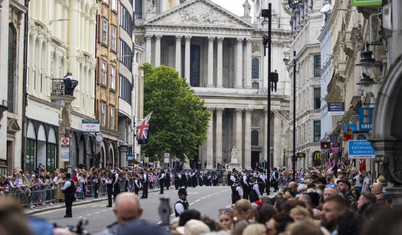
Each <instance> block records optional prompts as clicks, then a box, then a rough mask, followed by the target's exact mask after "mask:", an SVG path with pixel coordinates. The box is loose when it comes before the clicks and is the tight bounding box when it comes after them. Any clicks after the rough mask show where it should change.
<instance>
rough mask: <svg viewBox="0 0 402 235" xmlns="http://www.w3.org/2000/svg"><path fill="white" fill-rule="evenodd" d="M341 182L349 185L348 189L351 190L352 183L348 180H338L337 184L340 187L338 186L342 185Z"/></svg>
mask: <svg viewBox="0 0 402 235" xmlns="http://www.w3.org/2000/svg"><path fill="white" fill-rule="evenodd" d="M341 182H342V183H345V184H347V185H348V187H349V188H351V184H350V182H349V181H347V180H338V181H337V182H336V184H337V185H338V184H339V183H341Z"/></svg>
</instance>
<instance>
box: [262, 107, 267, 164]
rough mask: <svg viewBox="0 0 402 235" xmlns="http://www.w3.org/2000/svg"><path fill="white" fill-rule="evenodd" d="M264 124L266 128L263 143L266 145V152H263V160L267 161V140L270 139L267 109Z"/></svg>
mask: <svg viewBox="0 0 402 235" xmlns="http://www.w3.org/2000/svg"><path fill="white" fill-rule="evenodd" d="M264 117H265V118H264V126H265V128H264V144H263V146H264V153H263V156H264V159H262V161H266V160H267V151H268V150H267V147H268V146H267V141H268V110H267V109H264Z"/></svg>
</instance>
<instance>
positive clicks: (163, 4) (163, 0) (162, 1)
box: [160, 0, 166, 13]
mask: <svg viewBox="0 0 402 235" xmlns="http://www.w3.org/2000/svg"><path fill="white" fill-rule="evenodd" d="M160 4H161V8H160V9H161V11H160V13H163V12H164V11H166V0H160Z"/></svg>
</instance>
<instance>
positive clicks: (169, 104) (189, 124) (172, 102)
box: [141, 63, 211, 161]
mask: <svg viewBox="0 0 402 235" xmlns="http://www.w3.org/2000/svg"><path fill="white" fill-rule="evenodd" d="M204 103H205V102H204V100H201V99H200V98H199V97H198V96H196V95H195V94H194V90H192V89H191V87H190V85H189V84H188V83H187V82H186V79H185V78H180V77H179V74H178V72H177V71H176V70H175V69H173V68H169V67H166V66H163V65H162V66H159V67H157V68H153V67H152V65H151V64H149V63H145V64H144V114H145V115H146V114H148V113H150V112H151V111H152V112H153V113H152V117H151V122H150V130H149V141H148V143H147V144H144V145H142V147H141V148H142V151H143V153H145V155H146V156H147V157H149V158H150V161H155V160H162V157H163V153H165V152H167V153H170V156H171V157H176V158H178V159H180V160H182V161H183V160H185V159H186V158H188V159H193V157H194V156H196V155H197V150H198V146H199V145H201V144H202V143H203V142H205V141H206V139H207V136H206V131H207V129H208V121H209V119H210V118H211V114H210V113H209V111H208V110H206V109H205V107H204Z"/></svg>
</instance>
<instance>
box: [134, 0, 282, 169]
mask: <svg viewBox="0 0 402 235" xmlns="http://www.w3.org/2000/svg"><path fill="white" fill-rule="evenodd" d="M153 3H154V2H153V1H142V2H141V4H138V5H136V9H135V11H136V12H141V13H142V15H141V17H138V16H137V18H136V22H135V33H136V41H137V42H138V44H139V45H143V46H144V48H145V54H144V59H145V62H149V63H151V64H153V65H154V66H159V65H166V66H169V67H173V68H175V69H176V70H177V71H178V72H179V74H180V76H182V77H185V78H186V79H187V81H188V82H189V84H190V85H191V87H192V88H193V89H194V91H195V94H196V95H198V96H200V97H201V98H202V99H204V100H205V103H206V108H207V109H208V110H209V111H210V112H211V114H212V116H213V117H212V119H211V120H210V122H209V128H208V131H207V142H206V143H204V144H203V145H202V146H200V147H199V155H198V159H195V160H194V161H193V162H191V164H190V165H191V167H194V166H197V165H200V164H202V165H203V164H205V163H206V168H212V167H213V165H214V164H215V163H224V162H228V163H229V162H230V152H231V149H232V148H233V146H235V147H236V149H237V157H238V162H239V163H240V165H241V167H242V168H248V169H250V168H253V167H254V166H255V165H256V163H261V162H262V161H264V160H265V159H267V158H266V157H267V154H268V152H270V154H271V156H272V158H271V161H272V162H271V163H272V164H271V166H280V167H282V164H283V149H287V148H288V147H287V145H288V143H287V138H288V136H287V135H288V132H287V131H284V130H283V126H284V125H285V122H287V121H288V119H287V116H288V113H289V99H288V95H289V90H288V89H289V84H290V82H289V78H287V77H286V76H285V65H284V64H283V63H282V61H281V60H277V58H278V56H279V57H280V58H281V57H282V55H283V53H282V51H283V50H284V48H286V47H287V46H288V44H286V42H288V38H289V26H288V25H282V24H281V23H280V22H283V21H281V20H283V19H281V18H280V17H281V16H283V17H285V19H286V17H287V18H288V16H287V15H286V14H284V11H283V9H282V8H281V5H280V4H274V6H273V9H274V12H276V13H277V14H274V20H273V22H276V24H275V23H273V60H272V68H273V70H278V73H279V80H280V82H279V83H278V91H277V92H276V93H273V95H272V115H271V117H272V118H271V120H270V123H271V126H272V128H271V136H272V138H271V140H272V143H271V146H273V149H272V151H268V150H267V149H266V148H267V144H266V141H267V140H266V136H267V122H268V120H267V72H266V71H267V57H266V56H265V54H264V47H263V44H262V39H263V35H264V34H266V32H267V26H266V25H264V26H262V25H261V22H262V20H263V19H262V18H261V17H260V16H259V14H260V12H261V9H262V8H265V9H267V8H268V1H258V6H257V5H254V6H257V7H258V9H256V10H255V12H257V14H255V16H254V17H255V18H254V19H253V23H252V20H251V15H250V9H249V8H248V5H247V4H245V6H244V7H245V11H244V13H245V14H244V15H243V16H242V17H240V16H237V15H235V14H233V13H231V12H229V11H227V10H226V9H224V8H222V7H220V6H219V5H217V4H215V3H213V2H212V1H209V0H192V1H181V3H180V4H179V3H178V1H176V2H174V1H160V2H159V3H157V4H153Z"/></svg>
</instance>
